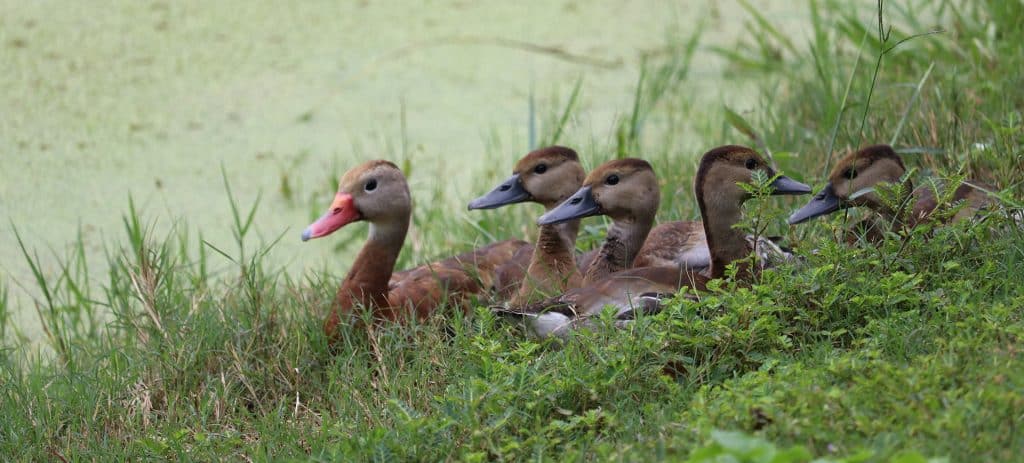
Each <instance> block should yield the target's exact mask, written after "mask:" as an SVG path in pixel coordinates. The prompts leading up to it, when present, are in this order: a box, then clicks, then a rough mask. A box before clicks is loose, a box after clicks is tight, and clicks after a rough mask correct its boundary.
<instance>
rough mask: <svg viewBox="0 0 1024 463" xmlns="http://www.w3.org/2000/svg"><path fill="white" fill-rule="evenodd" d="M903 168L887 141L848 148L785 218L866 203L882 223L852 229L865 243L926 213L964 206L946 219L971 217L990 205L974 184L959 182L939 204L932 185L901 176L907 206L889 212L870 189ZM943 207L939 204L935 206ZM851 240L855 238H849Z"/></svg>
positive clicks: (793, 220)
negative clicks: (811, 194)
mask: <svg viewBox="0 0 1024 463" xmlns="http://www.w3.org/2000/svg"><path fill="white" fill-rule="evenodd" d="M906 172H907V169H906V167H904V165H903V160H902V159H900V156H899V155H898V154H896V152H895V151H894V150H893V149H892V147H891V146H889V145H874V146H868V147H866V148H862V149H860V150H858V151H854V152H851V153H849V154H847V155H846V156H844V157H843V158H842V159H840V160H839V162H838V163H836V166H835V167H834V168H833V169H832V172H831V173H830V174H829V176H828V184H826V185H825V188H823V189H822V190H821V191H820V192H818V194H816V195H814V198H813V199H811V201H810V202H808V203H807V204H806V205H805V206H804V207H802V208H800V209H799V210H797V211H796V212H794V213H793V215H791V216H790V217H789V223H790V224H799V223H803V222H806V221H808V220H811V219H813V218H815V217H820V216H823V215H828V214H831V213H833V212H836V211H839V210H842V209H846V208H850V207H866V208H869V209H871V210H873V211H875V212H877V213H878V214H879V215H880V216H881V218H882V220H883V221H884V224H891V225H890V226H889V227H888V228H886V227H885V225H883V224H880V223H879V222H878V221H876V220H875V219H874V218H868V219H866V220H865V221H864V222H862V223H860V224H858V225H857V226H856V229H857V230H856V231H858V232H860V233H863V234H864V236H865V237H866V238H867V239H868V240H869V241H878V240H880V239H881V238H882V231H883V230H886V229H895V228H899V227H902V226H906V227H910V228H913V227H915V226H917V225H918V224H920V223H922V222H925V221H928V220H930V219H931V216H932V215H933V214H934V213H935V212H937V211H939V210H940V209H942V208H945V207H956V206H959V205H961V204H962V205H963V206H962V207H961V208H960V209H959V210H958V211H956V213H955V214H953V215H952V216H951V217H949V219H950V220H960V219H964V218H968V217H972V216H974V215H976V214H977V213H978V211H979V210H981V209H983V208H985V207H987V206H990V205H991V204H992V200H991V198H990V197H989V196H988V194H987V193H986V192H985V191H984V190H983V189H981V188H979V187H978V186H975V185H978V184H977V183H973V182H964V183H963V184H961V185H959V186H958V187H957V189H956V191H955V192H954V193H953V198H952V202H951V204H948V205H940V204H939V202H938V199H937V198H936V196H935V192H934V191H933V189H932V188H929V187H927V186H925V187H920V188H917V189H914V188H913V185H912V183H911V181H910V179H905V180H903V182H904V191H906V192H907V194H908V196H910V197H909V198H905V199H904V200H903V201H901V202H902V203H904V204H909V205H910V207H908V208H907V209H906V210H904V211H896V210H893V208H891V207H890V206H889V205H888V204H887V203H886V202H884V201H882V199H881V198H880V197H879V196H878V194H877V193H876V192H875V191H874V187H875V186H877V185H882V184H886V183H899V182H900V181H901V178H902V177H903V176H904V174H906ZM940 206H942V207H940ZM850 238H851V240H856V237H855V236H851V237H850Z"/></svg>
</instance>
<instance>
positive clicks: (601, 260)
mask: <svg viewBox="0 0 1024 463" xmlns="http://www.w3.org/2000/svg"><path fill="white" fill-rule="evenodd" d="M653 225H654V217H653V216H652V217H650V218H648V217H643V218H641V219H639V220H630V221H624V220H616V221H614V222H612V226H611V227H609V228H608V235H607V236H606V237H605V239H604V243H603V244H602V245H601V249H599V250H598V252H597V256H596V257H594V261H593V263H591V264H590V267H589V268H587V274H586V276H585V277H584V279H583V282H584V283H591V282H594V281H597V280H599V279H601V278H604V277H606V276H608V275H610V274H612V273H615V272H618V271H621V270H625V269H627V268H629V267H630V265H631V264H632V262H633V258H634V257H636V253H637V252H638V251H639V250H640V247H641V246H643V244H644V240H645V239H647V234H648V233H650V231H651V227H652V226H653Z"/></svg>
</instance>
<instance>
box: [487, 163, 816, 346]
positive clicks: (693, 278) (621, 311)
mask: <svg viewBox="0 0 1024 463" xmlns="http://www.w3.org/2000/svg"><path fill="white" fill-rule="evenodd" d="M614 162H617V161H611V162H610V163H609V164H611V163H614ZM630 164H631V165H634V166H638V165H640V164H639V163H637V162H635V161H632V162H630ZM641 168H642V167H638V168H637V169H638V170H640V169H641ZM647 169H649V166H648V167H647ZM758 170H759V171H761V172H763V173H764V175H766V176H767V177H768V178H774V180H772V183H771V189H772V194H773V195H790V194H808V193H810V192H811V189H810V187H808V186H807V185H804V184H802V183H800V182H797V181H795V180H792V179H790V178H789V177H786V176H781V175H779V176H776V172H775V171H774V170H773V169H772V168H771V167H770V166H769V165H768V163H767V162H765V161H764V159H763V158H762V157H761V156H760V155H759V154H758V153H757V152H756V151H754V150H752V149H750V148H747V147H743V146H735V145H729V146H722V147H718V148H715V149H713V150H711V151H708V152H707V153H705V154H704V156H703V157H702V158H701V162H700V166H699V168H698V169H697V177H696V179H695V180H694V193H695V195H696V197H697V205H698V207H699V208H700V213H701V218H702V219H703V221H702V226H703V228H704V235H705V237H706V239H707V245H708V251H709V253H710V264H709V266H708V267H707V268H706V269H705V270H703V271H700V272H698V271H695V270H693V269H689V268H686V267H682V266H679V265H671V266H661V267H638V268H633V269H629V270H625V271H621V272H617V273H615V274H613V275H610V276H608V277H606V278H603V279H600V280H599V281H596V282H594V283H592V284H590V285H587V286H584V287H582V288H578V289H574V290H570V291H568V292H566V293H565V294H563V295H561V296H559V297H555V298H550V299H547V300H544V301H541V302H539V303H536V304H529V305H527V306H524V307H514V308H499V309H497V311H498V312H499V313H503V314H511V315H515V316H521V317H526V318H527V319H528V320H529V324H530V326H531V328H532V329H533V331H534V332H535V333H536V334H537V335H538V336H540V337H548V336H552V335H554V336H564V335H565V334H567V333H568V332H569V331H571V330H572V328H573V327H576V326H579V325H580V324H585V323H587V321H588V319H590V318H591V317H593V316H594V315H595V314H598V313H600V312H601V311H602V310H603V309H604V307H606V306H609V305H611V306H613V307H615V308H616V318H617V319H619V320H629V319H631V318H632V317H633V316H634V314H635V313H636V312H637V310H642V311H650V310H657V308H658V307H660V299H661V298H662V297H664V296H665V295H669V294H674V293H676V292H677V291H679V290H680V289H681V288H689V290H695V291H704V290H706V285H707V282H708V281H709V280H711V279H715V278H722V277H723V276H725V268H726V266H727V265H729V264H730V263H733V262H735V261H741V260H744V259H746V258H747V257H748V256H750V253H751V251H752V249H751V247H750V245H749V243H748V241H747V239H746V234H745V233H743V232H742V231H740V230H738V229H736V228H734V225H736V224H737V223H738V222H739V221H740V219H741V215H742V212H741V209H742V205H743V203H744V202H746V201H747V200H748V199H750V198H751V194H750V192H749V191H747V190H746V189H743V188H741V187H740V186H739V184H740V183H750V182H751V181H753V172H754V171H758ZM597 172H600V173H603V175H604V176H603V177H596V178H591V176H593V175H594V174H593V173H592V174H591V176H588V181H589V185H591V186H592V185H594V184H596V183H598V182H600V183H601V184H603V185H607V186H608V187H609V188H602V191H601V194H600V195H599V196H595V197H594V198H593V202H595V203H596V202H597V201H601V203H598V204H604V203H609V204H616V205H618V206H616V207H617V208H621V210H618V211H617V212H616V214H618V215H620V216H630V214H632V212H631V211H630V210H629V208H630V204H638V203H639V204H640V205H639V206H635V207H637V208H640V209H644V208H646V207H647V206H646V204H644V203H643V201H631V199H635V192H636V191H643V190H645V189H649V188H657V182H656V180H655V179H654V176H653V171H652V172H651V173H650V175H644V176H642V177H637V178H638V180H635V181H634V182H635V184H633V185H632V186H631V187H630V188H624V189H616V188H614V187H615V186H617V185H620V184H622V183H623V179H622V178H621V176H620V178H618V179H610V178H609V177H610V176H611V175H617V176H619V175H620V174H621V172H620V171H618V170H615V169H611V170H608V169H601V168H598V169H596V170H595V173H597ZM609 180H610V181H609ZM586 185H587V183H585V186H584V187H583V188H581V191H580V192H577V194H576V195H573V197H572V198H570V199H569V200H567V201H566V202H565V203H562V204H561V205H559V206H558V207H557V208H555V209H554V210H552V211H551V212H548V213H547V214H545V215H544V216H542V217H541V219H540V220H538V223H553V222H557V221H560V220H572V219H574V218H578V217H583V216H586V215H593V214H595V213H602V212H604V211H607V210H612V209H610V208H609V209H606V208H603V207H601V206H599V205H594V204H587V201H586V200H585V199H580V200H576V199H577V198H585V197H586V192H584V191H583V189H585V188H587V186H586ZM627 185H629V184H627ZM591 190H593V188H591ZM595 208H596V210H597V211H598V212H595ZM740 265H742V267H741V269H740V271H739V272H738V274H739V275H747V274H749V272H750V271H751V270H750V268H749V265H743V264H740Z"/></svg>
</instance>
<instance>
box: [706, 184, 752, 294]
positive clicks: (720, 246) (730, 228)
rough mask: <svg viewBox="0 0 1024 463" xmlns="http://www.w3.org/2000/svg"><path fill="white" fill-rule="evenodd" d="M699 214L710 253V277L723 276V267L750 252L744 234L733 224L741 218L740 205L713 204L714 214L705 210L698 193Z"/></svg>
mask: <svg viewBox="0 0 1024 463" xmlns="http://www.w3.org/2000/svg"><path fill="white" fill-rule="evenodd" d="M697 199H698V203H699V205H700V215H701V218H702V219H703V221H704V235H705V236H706V237H707V241H708V252H709V254H711V267H710V268H709V269H708V273H709V274H710V275H709V276H710V277H711V278H722V277H723V276H725V267H726V266H727V265H729V264H730V263H732V262H734V261H737V260H740V259H744V258H746V257H747V255H748V254H750V249H748V247H747V241H746V235H745V234H744V233H743V232H742V231H741V230H738V229H736V228H734V225H736V224H737V223H739V221H740V219H741V218H742V211H741V205H740V204H739V203H736V204H715V205H714V206H713V207H714V211H715V214H714V215H711V214H708V212H707V207H706V206H705V204H704V201H703V198H701V197H700V195H698V198H697Z"/></svg>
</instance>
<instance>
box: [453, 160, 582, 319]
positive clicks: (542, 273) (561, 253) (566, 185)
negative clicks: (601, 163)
mask: <svg viewBox="0 0 1024 463" xmlns="http://www.w3.org/2000/svg"><path fill="white" fill-rule="evenodd" d="M584 175H585V172H584V171H583V166H582V165H580V162H579V156H578V155H577V154H576V152H575V151H573V150H572V149H570V148H566V147H564V146H549V147H546V148H541V149H538V150H535V151H532V152H530V153H529V154H527V155H526V156H524V157H523V158H522V159H520V160H519V162H517V163H516V165H515V168H514V169H513V170H512V176H511V177H509V178H508V179H506V180H505V181H503V182H501V184H500V185H498V186H497V187H495V188H494V189H493V190H491V191H490V192H489V193H487V194H486V195H484V196H481V197H479V198H477V199H474V200H473V201H472V202H470V203H469V209H470V210H473V209H493V208H498V207H502V206H505V205H508V204H515V203H521V202H534V203H538V204H541V205H543V206H544V208H545V209H547V210H551V209H552V208H554V207H555V206H557V205H558V204H560V203H561V202H562V201H565V199H566V198H568V197H569V196H571V195H572V194H573V193H574V192H576V190H577V189H578V188H579V187H580V185H581V184H582V183H583V178H584ZM579 226H580V222H579V220H578V219H577V220H567V221H565V222H561V223H558V224H552V225H541V226H540V234H539V235H538V237H537V244H536V245H535V246H533V248H532V253H531V254H532V255H531V257H530V262H529V266H528V267H527V270H526V276H525V277H524V278H523V279H522V284H521V285H520V287H519V290H518V291H517V292H516V294H515V295H514V296H513V297H512V299H511V300H510V301H509V303H510V304H512V305H521V304H525V303H527V302H530V301H534V300H537V299H538V298H542V297H548V296H552V295H555V294H561V293H563V292H565V290H566V289H569V288H575V287H578V286H580V284H581V283H582V277H581V275H580V272H579V270H578V269H577V267H576V265H577V264H576V258H575V250H576V235H577V233H578V232H579ZM523 249H524V250H529V249H528V248H523Z"/></svg>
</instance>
